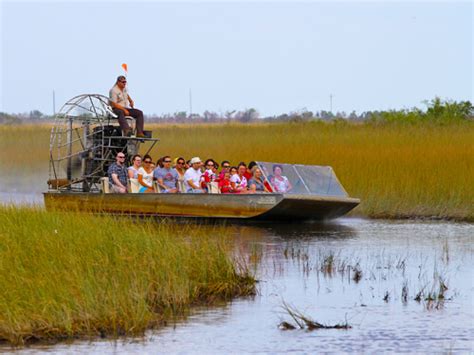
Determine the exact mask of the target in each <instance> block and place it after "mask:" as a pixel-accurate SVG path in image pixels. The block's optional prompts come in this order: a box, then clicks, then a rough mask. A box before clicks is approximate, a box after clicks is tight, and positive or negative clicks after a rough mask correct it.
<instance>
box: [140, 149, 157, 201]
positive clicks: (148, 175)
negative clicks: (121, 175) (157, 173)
mask: <svg viewBox="0 0 474 355" xmlns="http://www.w3.org/2000/svg"><path fill="white" fill-rule="evenodd" d="M152 163H153V162H152V159H151V157H150V156H149V155H148V154H147V155H145V156H144V157H143V166H142V167H141V168H140V169H138V183H139V184H140V185H141V186H140V189H139V190H138V192H140V193H153V192H155V190H153V169H152V167H151V164H152Z"/></svg>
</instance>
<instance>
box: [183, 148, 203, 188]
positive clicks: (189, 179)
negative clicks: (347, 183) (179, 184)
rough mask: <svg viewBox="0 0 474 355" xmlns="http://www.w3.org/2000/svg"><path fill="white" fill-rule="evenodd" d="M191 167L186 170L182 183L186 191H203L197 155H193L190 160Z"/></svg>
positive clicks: (199, 161) (199, 160)
mask: <svg viewBox="0 0 474 355" xmlns="http://www.w3.org/2000/svg"><path fill="white" fill-rule="evenodd" d="M190 164H191V167H190V168H189V169H188V170H186V173H185V174H184V184H185V187H186V192H190V193H201V194H202V193H205V192H206V191H205V190H203V189H202V188H201V186H200V181H201V175H202V173H201V164H202V162H201V159H199V157H194V158H192V159H191V160H190Z"/></svg>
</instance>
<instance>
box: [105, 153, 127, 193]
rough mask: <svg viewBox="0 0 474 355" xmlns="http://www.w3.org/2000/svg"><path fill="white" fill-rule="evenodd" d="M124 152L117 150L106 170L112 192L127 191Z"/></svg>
mask: <svg viewBox="0 0 474 355" xmlns="http://www.w3.org/2000/svg"><path fill="white" fill-rule="evenodd" d="M124 164H125V154H124V153H122V152H119V153H118V154H117V156H116V157H115V163H112V164H111V165H110V166H109V169H108V170H107V175H108V176H109V186H110V189H111V190H112V192H114V193H120V194H125V193H127V169H126V168H125V165H124Z"/></svg>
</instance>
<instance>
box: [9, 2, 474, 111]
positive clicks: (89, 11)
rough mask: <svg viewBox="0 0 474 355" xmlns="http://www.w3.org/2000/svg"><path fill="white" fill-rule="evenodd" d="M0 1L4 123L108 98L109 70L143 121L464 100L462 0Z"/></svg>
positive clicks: (467, 24) (467, 20)
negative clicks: (11, 116) (10, 116)
mask: <svg viewBox="0 0 474 355" xmlns="http://www.w3.org/2000/svg"><path fill="white" fill-rule="evenodd" d="M0 1H1V4H0V19H1V46H0V51H1V56H0V67H1V71H0V80H1V87H0V98H1V100H0V111H3V112H8V113H20V112H29V111H31V110H39V111H41V112H43V113H45V114H51V113H52V112H53V103H52V96H53V91H54V92H55V97H56V110H58V109H59V108H60V106H61V105H62V104H63V103H64V102H65V101H67V100H68V99H69V98H71V97H73V96H75V95H79V94H83V93H100V94H104V95H108V91H109V89H110V88H111V87H112V86H113V84H114V82H115V80H116V77H117V76H118V75H121V74H123V73H124V72H123V70H122V68H121V64H122V63H127V64H128V68H129V70H128V75H127V80H128V85H129V91H130V96H131V97H132V98H133V99H134V101H135V105H136V107H137V108H140V109H142V110H143V111H144V112H145V114H153V113H154V114H162V113H173V112H178V111H187V112H189V111H190V95H189V94H190V91H191V93H192V111H193V113H202V112H203V111H205V110H210V111H215V112H226V111H232V110H244V109H248V108H255V109H257V111H258V112H259V113H260V114H261V115H262V116H269V115H278V114H281V113H290V112H298V111H303V110H310V111H320V110H329V109H330V95H332V96H333V99H332V109H333V111H334V112H337V111H345V112H347V113H349V112H352V111H356V112H358V113H361V112H364V111H368V110H382V109H402V108H411V107H414V106H417V107H424V106H423V101H424V100H430V99H433V98H434V97H435V96H439V97H441V98H444V99H452V100H457V101H459V100H470V101H474V98H473V82H474V72H473V47H474V46H473V15H474V13H473V11H474V10H473V3H472V2H471V1H463V2H457V1H446V2H443V1H437V2H428V1H418V2H410V1H365V2H358V1H302V2H293V1H291V2H290V1H262V2H251V1H241V2H233V1H211V2H202V1H189V2H162V1H143V2H131V1H120V2H113V1H102V2H100V1H96V2H90V1H75V2H62V1H52V2H43V1H30V2H19V1H5V0H0Z"/></svg>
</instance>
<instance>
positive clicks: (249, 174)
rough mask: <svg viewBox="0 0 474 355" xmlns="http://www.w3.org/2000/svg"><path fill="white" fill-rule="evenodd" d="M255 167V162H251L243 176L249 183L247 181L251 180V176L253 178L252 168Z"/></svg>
mask: <svg viewBox="0 0 474 355" xmlns="http://www.w3.org/2000/svg"><path fill="white" fill-rule="evenodd" d="M256 165H257V163H256V162H254V161H251V162H250V163H249V165H248V166H247V171H246V172H245V174H244V176H245V178H246V179H247V181H249V180H250V179H251V178H252V176H253V174H252V169H253V167H254V166H256Z"/></svg>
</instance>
